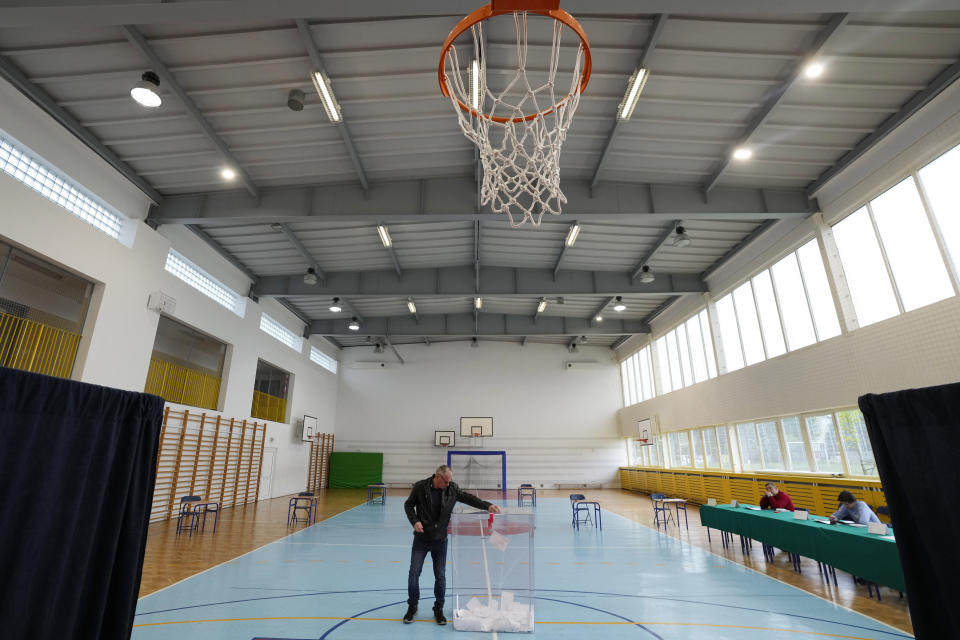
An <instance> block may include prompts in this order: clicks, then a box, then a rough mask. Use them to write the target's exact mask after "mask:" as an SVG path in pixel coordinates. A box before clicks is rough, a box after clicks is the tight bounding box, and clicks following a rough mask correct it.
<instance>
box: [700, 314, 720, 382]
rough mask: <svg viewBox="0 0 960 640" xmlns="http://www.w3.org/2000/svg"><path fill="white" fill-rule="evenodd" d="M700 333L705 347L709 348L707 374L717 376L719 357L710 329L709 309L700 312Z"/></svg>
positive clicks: (712, 376)
mask: <svg viewBox="0 0 960 640" xmlns="http://www.w3.org/2000/svg"><path fill="white" fill-rule="evenodd" d="M699 316H700V333H702V334H703V348H704V349H706V350H707V375H708V376H709V377H711V378H716V377H717V357H716V354H715V353H714V351H713V332H712V331H711V330H710V317H709V316H708V315H707V310H706V309H704V310H703V311H701V312H700V314H699Z"/></svg>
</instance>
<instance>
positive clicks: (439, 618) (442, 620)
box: [433, 609, 447, 625]
mask: <svg viewBox="0 0 960 640" xmlns="http://www.w3.org/2000/svg"><path fill="white" fill-rule="evenodd" d="M433 617H434V618H436V619H437V624H440V625H443V624H447V619H446V618H444V617H443V609H434V610H433Z"/></svg>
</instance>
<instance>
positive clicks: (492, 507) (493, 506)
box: [487, 504, 500, 513]
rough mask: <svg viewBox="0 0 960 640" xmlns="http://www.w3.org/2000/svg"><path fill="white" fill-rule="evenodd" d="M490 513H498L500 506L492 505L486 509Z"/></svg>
mask: <svg viewBox="0 0 960 640" xmlns="http://www.w3.org/2000/svg"><path fill="white" fill-rule="evenodd" d="M487 511H489V512H490V513H500V505H497V504H492V505H490V506H489V507H488V508H487Z"/></svg>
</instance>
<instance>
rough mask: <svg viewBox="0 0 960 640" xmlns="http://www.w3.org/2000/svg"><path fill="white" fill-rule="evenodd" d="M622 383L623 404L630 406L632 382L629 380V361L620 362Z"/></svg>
mask: <svg viewBox="0 0 960 640" xmlns="http://www.w3.org/2000/svg"><path fill="white" fill-rule="evenodd" d="M620 383H621V384H622V386H623V406H625V407H629V406H630V383H629V382H627V361H626V360H624V361H623V362H621V363H620Z"/></svg>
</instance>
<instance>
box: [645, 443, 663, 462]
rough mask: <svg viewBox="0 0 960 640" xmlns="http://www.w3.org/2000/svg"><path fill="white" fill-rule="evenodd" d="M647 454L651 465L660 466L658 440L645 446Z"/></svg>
mask: <svg viewBox="0 0 960 640" xmlns="http://www.w3.org/2000/svg"><path fill="white" fill-rule="evenodd" d="M647 456H648V458H649V461H650V466H651V467H659V466H660V442H659V441H657V440H654V441H653V444H652V445H648V446H647Z"/></svg>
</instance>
